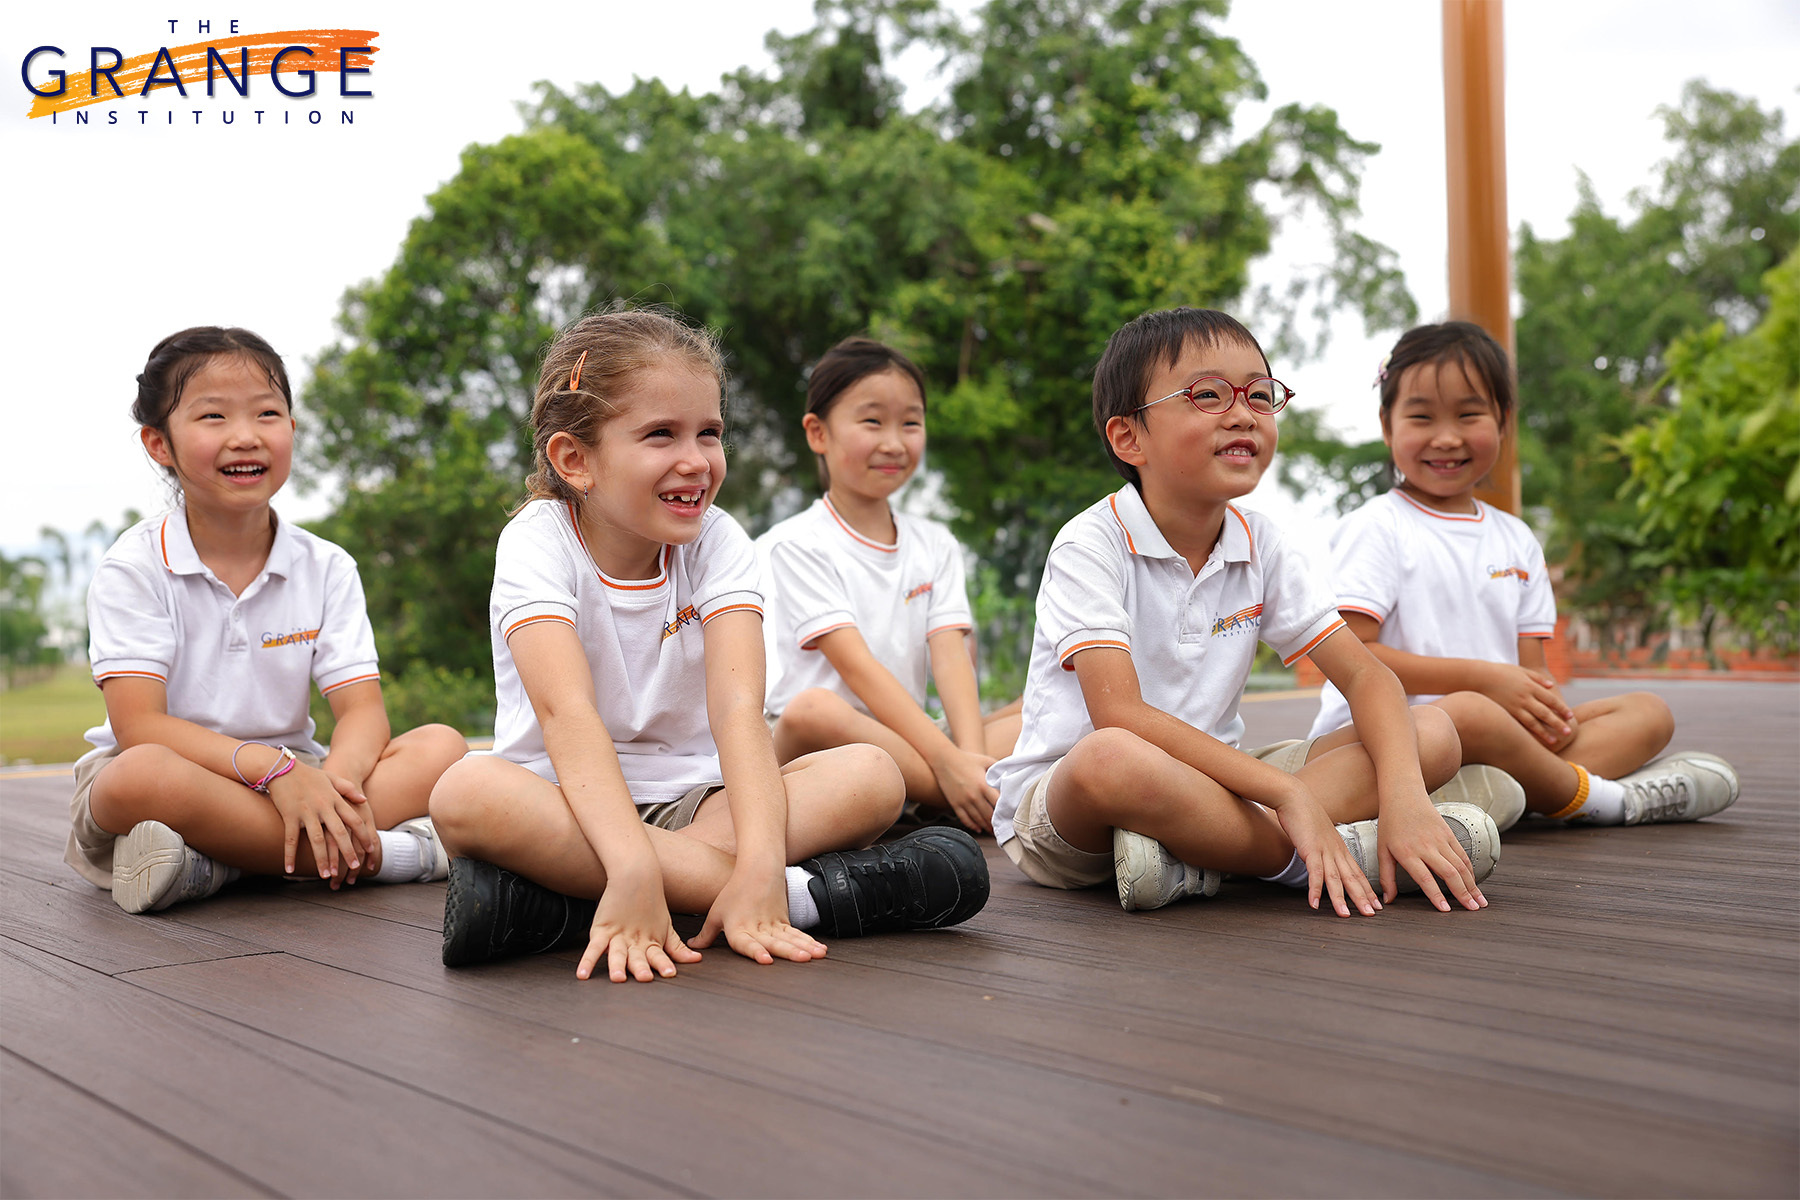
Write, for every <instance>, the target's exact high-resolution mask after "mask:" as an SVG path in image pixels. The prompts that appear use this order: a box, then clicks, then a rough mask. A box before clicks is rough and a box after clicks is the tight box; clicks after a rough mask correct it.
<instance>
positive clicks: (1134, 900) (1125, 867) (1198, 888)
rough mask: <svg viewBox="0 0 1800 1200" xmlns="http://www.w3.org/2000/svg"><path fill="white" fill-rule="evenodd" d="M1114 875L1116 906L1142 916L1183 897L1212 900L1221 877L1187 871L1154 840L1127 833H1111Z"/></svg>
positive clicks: (1123, 831)
mask: <svg viewBox="0 0 1800 1200" xmlns="http://www.w3.org/2000/svg"><path fill="white" fill-rule="evenodd" d="M1113 872H1114V873H1115V874H1116V875H1117V876H1118V885H1119V906H1120V907H1121V908H1123V909H1124V910H1125V911H1126V912H1142V911H1145V910H1148V909H1152V908H1161V907H1163V906H1164V905H1165V904H1173V903H1174V902H1175V901H1177V900H1180V899H1182V898H1183V897H1186V896H1212V895H1216V894H1217V893H1218V891H1219V883H1220V881H1221V880H1223V879H1224V876H1223V875H1221V874H1219V872H1217V871H1207V870H1203V869H1201V868H1200V867H1190V866H1188V865H1187V864H1186V863H1184V862H1182V861H1181V860H1180V859H1178V858H1176V857H1175V856H1174V855H1173V854H1170V853H1169V851H1168V848H1167V847H1166V846H1164V845H1163V844H1162V843H1161V842H1159V841H1157V840H1156V839H1155V838H1153V837H1145V836H1144V835H1143V834H1141V833H1133V832H1131V831H1130V830H1129V829H1114V830H1113Z"/></svg>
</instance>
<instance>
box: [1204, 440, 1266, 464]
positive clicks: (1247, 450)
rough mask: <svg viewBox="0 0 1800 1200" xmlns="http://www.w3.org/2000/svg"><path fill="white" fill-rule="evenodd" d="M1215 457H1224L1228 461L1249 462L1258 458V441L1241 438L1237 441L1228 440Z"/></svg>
mask: <svg viewBox="0 0 1800 1200" xmlns="http://www.w3.org/2000/svg"><path fill="white" fill-rule="evenodd" d="M1213 457H1214V458H1222V459H1224V460H1225V461H1226V462H1236V463H1247V462H1250V461H1252V460H1254V459H1255V458H1256V443H1255V442H1252V441H1249V440H1248V439H1246V438H1239V439H1238V440H1237V441H1235V442H1227V443H1226V444H1225V446H1224V447H1222V448H1221V449H1220V450H1219V451H1218V452H1217V453H1216V454H1214V455H1213Z"/></svg>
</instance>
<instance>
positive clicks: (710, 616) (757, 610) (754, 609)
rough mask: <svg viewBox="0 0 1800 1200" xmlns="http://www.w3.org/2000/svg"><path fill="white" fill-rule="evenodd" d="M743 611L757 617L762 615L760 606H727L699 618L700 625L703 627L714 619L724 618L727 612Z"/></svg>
mask: <svg viewBox="0 0 1800 1200" xmlns="http://www.w3.org/2000/svg"><path fill="white" fill-rule="evenodd" d="M744 610H748V611H750V612H753V613H755V614H756V615H757V616H759V617H760V616H762V615H763V610H762V605H760V604H748V603H746V604H727V605H726V606H725V607H724V608H715V609H713V611H711V612H709V613H707V614H706V615H705V616H704V617H701V618H700V623H701V624H702V625H704V624H706V623H707V622H708V621H710V620H712V619H713V618H714V617H720V616H724V615H725V614H726V613H728V612H739V611H744Z"/></svg>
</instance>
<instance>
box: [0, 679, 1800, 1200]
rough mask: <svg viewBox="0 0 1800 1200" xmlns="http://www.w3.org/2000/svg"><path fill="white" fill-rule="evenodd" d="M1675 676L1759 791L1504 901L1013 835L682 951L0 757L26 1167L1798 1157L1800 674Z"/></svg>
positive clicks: (1652, 1167)
mask: <svg viewBox="0 0 1800 1200" xmlns="http://www.w3.org/2000/svg"><path fill="white" fill-rule="evenodd" d="M1624 686H1625V685H1622V684H1618V683H1608V684H1598V683H1587V684H1578V685H1576V687H1575V688H1574V689H1573V696H1574V698H1577V699H1581V698H1589V697H1592V696H1595V695H1600V694H1604V693H1606V692H1607V691H1609V690H1622V689H1623V687H1624ZM1659 690H1661V691H1662V692H1663V694H1664V695H1666V696H1667V697H1668V699H1669V700H1670V702H1671V703H1672V704H1673V705H1674V707H1675V709H1676V713H1677V716H1678V718H1679V720H1680V724H1681V732H1680V733H1679V734H1678V736H1677V741H1678V743H1680V744H1682V745H1687V746H1694V747H1704V748H1710V749H1713V750H1715V751H1717V752H1719V753H1722V754H1724V755H1726V756H1727V757H1729V758H1731V759H1732V760H1733V761H1734V762H1735V763H1736V764H1737V765H1738V766H1739V768H1740V770H1741V772H1742V775H1743V780H1744V797H1743V799H1742V800H1741V801H1740V802H1739V803H1738V805H1737V806H1736V807H1735V808H1733V809H1731V810H1729V811H1728V812H1726V813H1725V814H1723V816H1722V817H1720V818H1715V819H1713V820H1711V821H1707V822H1705V823H1702V824H1699V825H1689V826H1679V825H1677V826H1657V827H1648V828H1638V829H1617V830H1596V831H1570V830H1544V829H1521V830H1516V831H1515V832H1514V833H1513V834H1511V835H1509V836H1508V838H1507V840H1506V845H1505V855H1504V858H1503V861H1502V862H1501V864H1500V868H1499V870H1498V871H1497V872H1496V874H1495V875H1494V877H1493V879H1492V880H1491V881H1490V882H1489V883H1488V884H1487V885H1486V891H1487V894H1488V896H1489V897H1490V899H1491V900H1492V901H1493V903H1492V906H1491V907H1490V908H1489V909H1488V910H1487V911H1485V912H1482V913H1479V914H1467V913H1461V914H1456V915H1452V916H1443V915H1440V914H1437V913H1435V912H1433V911H1431V910H1430V909H1429V908H1428V907H1426V906H1425V905H1424V904H1423V903H1422V902H1421V901H1418V900H1416V899H1414V900H1410V901H1406V900H1403V901H1402V902H1401V903H1399V904H1397V905H1395V906H1393V907H1391V908H1389V909H1388V910H1387V911H1386V912H1385V913H1383V914H1382V915H1380V916H1378V917H1376V918H1374V919H1370V920H1349V921H1342V920H1338V919H1336V918H1334V917H1330V916H1323V915H1317V914H1313V913H1310V912H1308V911H1307V910H1306V909H1305V906H1304V903H1303V902H1302V901H1300V900H1299V899H1297V898H1296V897H1295V896H1294V895H1293V894H1292V893H1289V892H1285V891H1278V890H1276V889H1273V888H1270V887H1265V886H1263V885H1257V884H1239V883H1233V884H1227V886H1226V889H1225V890H1224V892H1222V893H1221V895H1220V897H1219V898H1218V899H1217V900H1214V901H1211V902H1206V903H1200V902H1195V903H1190V904H1187V905H1183V906H1178V907H1176V908H1174V909H1169V910H1164V911H1162V912H1160V913H1154V914H1145V915H1138V916H1127V915H1125V914H1123V913H1121V912H1120V911H1119V909H1118V907H1117V904H1116V902H1114V901H1113V899H1112V898H1111V897H1110V896H1109V895H1108V894H1106V893H1103V892H1091V893H1084V894H1078V895H1068V894H1060V893H1055V892H1051V891H1047V890H1045V889H1041V888H1036V887H1033V886H1031V885H1030V884H1028V883H1026V882H1025V881H1024V880H1023V879H1022V877H1020V876H1019V875H1018V874H1017V873H1016V872H1015V871H1014V870H1013V869H1012V868H1011V866H1010V864H1008V863H1006V862H1005V861H1004V859H1003V858H1002V857H1001V856H1000V855H998V854H997V853H995V852H992V850H991V848H990V858H991V859H992V861H993V865H994V879H995V884H994V892H993V900H992V902H991V903H990V904H989V906H988V908H987V909H986V910H985V911H984V912H983V913H982V914H980V916H978V917H977V918H976V919H975V920H973V921H971V922H969V923H968V924H967V925H965V926H963V927H961V928H959V929H955V930H943V931H938V932H935V933H930V934H919V935H908V936H902V937H887V938H871V939H867V940H863V941H840V942H837V943H834V944H833V945H832V948H831V956H830V958H829V959H828V960H826V961H825V962H822V963H814V964H809V965H806V966H792V965H787V966H776V967H757V966H755V965H754V964H751V963H748V962H745V961H743V960H741V959H737V958H735V957H734V956H732V955H731V954H729V953H728V952H723V951H714V952H711V953H709V954H708V955H707V957H706V961H705V962H704V963H702V964H700V965H699V966H697V967H694V968H691V969H684V970H683V972H682V974H681V976H680V977H679V978H678V979H676V980H674V981H671V982H662V983H657V984H654V985H648V986H645V985H636V984H632V985H622V986H613V985H609V984H606V983H600V982H596V983H587V984H583V983H579V982H577V981H576V980H575V978H574V974H573V956H572V955H571V956H565V957H557V958H547V959H534V960H527V961H520V962H513V963H506V964H502V965H497V966H493V967H488V968H483V969H475V970H465V971H457V972H451V971H446V970H444V969H443V968H442V967H441V966H440V965H439V964H438V957H437V956H438V943H439V920H440V915H441V905H442V900H443V888H442V885H428V886H403V887H393V888H386V889H379V888H373V887H366V888H358V889H357V890H356V891H354V892H353V893H346V894H340V895H333V894H331V893H330V892H328V891H326V890H324V889H323V888H320V887H318V886H316V885H307V884H269V885H254V886H250V887H243V888H237V889H231V890H229V891H228V892H227V893H225V894H224V895H222V896H220V897H218V898H216V899H214V900H211V901H207V902H204V903H200V904H194V905H187V906H183V907H180V908H178V909H175V910H172V911H170V912H168V913H166V914H162V915H157V916H152V917H129V916H126V915H124V914H123V913H121V912H119V911H118V909H117V908H116V907H114V905H113V903H112V901H111V899H110V898H109V897H108V896H107V895H106V894H105V893H102V892H99V891H96V890H95V889H93V888H91V887H89V886H88V885H87V884H86V883H84V882H82V881H81V880H80V879H79V878H77V877H76V876H75V875H74V874H73V873H72V872H70V871H69V870H68V869H67V868H66V867H64V866H63V865H62V862H61V852H62V845H63V838H64V830H65V829H66V820H67V818H66V812H67V808H66V795H67V791H68V782H67V776H66V775H57V776H55V777H32V778H28V777H22V776H19V775H12V776H6V777H0V1192H3V1193H4V1194H5V1195H8V1196H48V1195H212V1194H222V1195H224V1194H240V1195H264V1194H271V1195H273V1194H279V1195H321V1196H323V1195H374V1196H482V1195H525V1196H552V1195H557V1196H560V1195H582V1194H600V1195H683V1196H686V1195H743V1196H786V1195H796V1196H821V1195H867V1196H887V1195H945V1196H989V1195H992V1196H1003V1195H1004V1196H1010V1195H1058V1196H1060V1195H1180V1196H1186V1195H1293V1196H1315V1195H1317V1196H1339V1195H1433V1196H1451V1195H1537V1194H1545V1193H1577V1194H1595V1195H1634V1196H1636V1195H1646V1196H1647V1195H1792V1194H1794V1193H1795V1191H1796V1187H1797V1171H1800V1165H1797V1164H1800V1158H1797V1138H1796V1127H1797V1125H1800V890H1797V888H1796V883H1797V877H1800V786H1797V783H1796V781H1797V779H1800V761H1797V759H1800V752H1797V750H1796V734H1797V733H1800V689H1796V688H1794V687H1792V686H1787V685H1770V684H1716V683H1673V684H1667V685H1662V686H1661V688H1660V689H1659ZM1311 711H1312V702H1311V701H1308V700H1293V699H1288V700H1272V701H1263V702H1259V703H1255V704H1252V705H1250V706H1248V707H1247V709H1246V714H1247V717H1248V719H1249V721H1250V724H1251V730H1250V741H1251V742H1252V743H1257V742H1262V741H1268V740H1273V739H1274V738H1276V737H1280V736H1292V735H1294V734H1297V733H1299V732H1302V731H1303V727H1304V725H1305V724H1306V722H1307V720H1308V719H1309V718H1310V715H1311Z"/></svg>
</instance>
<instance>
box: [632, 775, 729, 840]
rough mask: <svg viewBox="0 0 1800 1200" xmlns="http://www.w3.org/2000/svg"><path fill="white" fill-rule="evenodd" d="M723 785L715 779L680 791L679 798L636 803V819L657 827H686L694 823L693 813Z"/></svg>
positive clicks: (720, 789)
mask: <svg viewBox="0 0 1800 1200" xmlns="http://www.w3.org/2000/svg"><path fill="white" fill-rule="evenodd" d="M724 790H725V785H724V784H723V783H720V782H718V781H717V780H715V781H713V782H712V783H703V784H700V785H699V786H698V787H691V788H689V789H688V790H687V791H686V792H684V793H682V796H681V799H679V800H664V801H661V802H660V803H657V804H640V805H638V820H640V821H642V822H643V823H644V824H646V825H654V826H656V827H657V828H658V829H686V828H687V827H688V826H689V825H692V824H693V823H694V814H696V813H698V812H699V811H700V806H701V805H702V804H704V803H705V802H706V798H707V797H708V796H710V795H712V794H713V793H714V792H722V791H724Z"/></svg>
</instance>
